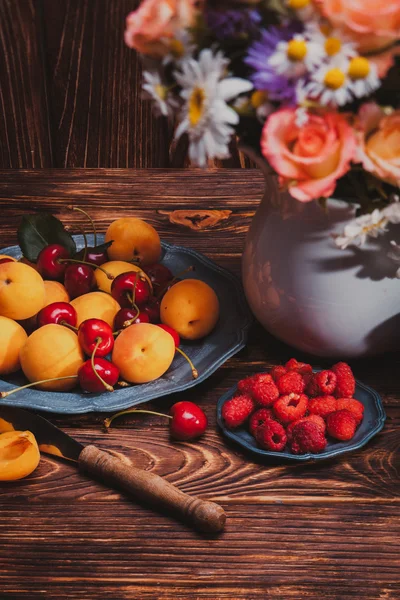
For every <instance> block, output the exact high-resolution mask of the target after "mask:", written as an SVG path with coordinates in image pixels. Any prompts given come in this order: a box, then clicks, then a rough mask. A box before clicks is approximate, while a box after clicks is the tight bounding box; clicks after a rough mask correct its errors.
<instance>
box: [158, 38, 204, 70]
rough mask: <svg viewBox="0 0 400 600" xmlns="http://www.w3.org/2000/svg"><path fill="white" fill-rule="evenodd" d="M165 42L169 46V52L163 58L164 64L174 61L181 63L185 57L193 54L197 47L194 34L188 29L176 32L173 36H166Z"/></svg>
mask: <svg viewBox="0 0 400 600" xmlns="http://www.w3.org/2000/svg"><path fill="white" fill-rule="evenodd" d="M164 43H165V45H166V46H167V47H168V50H169V52H168V54H167V55H166V56H164V58H163V61H162V62H163V65H168V64H170V63H173V62H175V63H179V61H180V60H182V59H183V58H187V57H189V56H192V55H193V52H194V51H195V49H196V45H195V44H194V43H193V39H192V36H191V34H190V32H189V31H188V30H187V29H183V30H181V31H178V32H176V34H175V36H174V37H173V38H166V39H165V40H164Z"/></svg>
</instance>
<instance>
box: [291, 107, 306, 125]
mask: <svg viewBox="0 0 400 600" xmlns="http://www.w3.org/2000/svg"><path fill="white" fill-rule="evenodd" d="M294 122H295V123H296V126H297V127H303V125H305V124H306V123H307V122H308V111H307V109H306V108H305V107H303V106H300V107H299V108H297V109H296V114H295V120H294Z"/></svg>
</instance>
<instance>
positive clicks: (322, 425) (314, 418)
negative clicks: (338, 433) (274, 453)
mask: <svg viewBox="0 0 400 600" xmlns="http://www.w3.org/2000/svg"><path fill="white" fill-rule="evenodd" d="M306 421H309V422H310V423H315V425H317V427H319V428H320V430H321V431H322V433H325V430H326V424H325V421H324V420H323V418H322V417H320V416H319V415H309V416H308V417H303V418H301V419H298V420H297V421H293V422H292V423H289V425H288V426H287V427H286V435H287V438H288V442H289V443H291V441H292V431H293V428H294V427H296V425H298V424H299V423H304V422H306Z"/></svg>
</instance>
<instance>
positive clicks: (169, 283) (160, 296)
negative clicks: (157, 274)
mask: <svg viewBox="0 0 400 600" xmlns="http://www.w3.org/2000/svg"><path fill="white" fill-rule="evenodd" d="M180 281H182V279H180V278H179V277H174V279H172V280H171V281H167V283H166V284H165V285H163V286H161V287H160V291H159V292H158V294H157V298H158V299H159V300H160V301H161V300H162V299H163V297H164V296H165V294H166V293H167V292H168V290H170V289H171V288H172V286H173V285H175V284H176V283H179V282H180Z"/></svg>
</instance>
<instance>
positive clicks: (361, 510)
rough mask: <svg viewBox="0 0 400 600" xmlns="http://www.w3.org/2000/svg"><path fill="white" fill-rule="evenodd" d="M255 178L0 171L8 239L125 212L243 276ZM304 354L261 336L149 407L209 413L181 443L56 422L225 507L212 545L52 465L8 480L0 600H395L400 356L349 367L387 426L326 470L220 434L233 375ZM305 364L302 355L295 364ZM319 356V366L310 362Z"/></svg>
mask: <svg viewBox="0 0 400 600" xmlns="http://www.w3.org/2000/svg"><path fill="white" fill-rule="evenodd" d="M262 187H263V182H262V177H261V175H260V174H259V173H258V172H257V171H252V170H220V171H217V170H215V171H208V172H200V171H191V170H183V171H182V170H181V171H178V170H177V171H173V170H172V171H171V170H143V171H132V170H103V169H100V170H59V171H57V170H56V171H52V170H43V171H40V170H36V171H34V170H20V171H13V170H8V171H7V170H4V171H0V211H1V212H0V214H1V245H2V246H6V245H8V244H12V243H16V227H17V225H18V222H19V220H20V218H21V216H22V215H23V214H25V213H27V212H29V211H33V210H47V211H51V212H53V213H54V214H56V215H57V216H58V217H60V218H61V219H62V220H64V221H65V222H68V223H70V224H71V226H73V224H74V223H77V222H78V221H80V218H79V216H78V214H77V213H73V214H71V213H70V212H69V211H68V210H67V209H66V206H67V205H68V204H71V203H74V204H75V205H76V206H80V207H82V208H85V209H88V210H89V211H90V212H91V214H92V215H93V216H94V217H95V219H96V221H97V223H98V225H99V229H100V230H101V231H104V230H105V228H106V227H107V225H108V223H110V221H112V220H113V219H115V218H116V217H119V216H121V215H122V214H124V215H137V216H140V217H143V218H145V219H147V220H148V221H149V222H150V223H152V224H153V225H155V226H156V227H157V229H158V230H159V232H160V234H161V236H162V238H163V239H165V240H166V241H169V242H173V243H178V244H183V245H190V246H191V247H193V248H195V249H196V250H199V251H201V252H204V253H205V254H207V255H208V256H209V257H211V258H212V259H214V260H215V261H216V262H217V263H219V264H221V265H222V266H224V267H227V268H228V269H231V270H232V271H234V272H235V273H237V274H239V272H240V255H241V250H242V246H243V240H244V235H245V232H246V230H247V228H248V225H249V222H250V220H251V218H252V215H253V213H254V210H255V208H256V206H257V203H258V201H259V198H260V197H261V193H262ZM199 207H204V208H205V209H207V210H210V209H212V210H218V209H223V210H229V211H232V213H231V214H230V216H229V218H228V219H226V220H220V221H217V223H216V224H215V225H214V227H212V228H209V229H205V230H202V229H197V230H193V229H189V228H188V227H184V226H181V225H177V224H175V223H174V222H173V221H174V210H178V209H194V210H198V209H199ZM293 354H295V355H297V356H298V355H299V353H298V352H295V351H293V350H292V349H290V348H289V347H287V346H286V345H284V344H282V343H280V342H278V341H277V340H275V339H273V338H272V337H271V336H270V335H268V334H267V333H265V332H263V331H261V328H260V327H257V326H255V327H254V328H253V330H252V332H251V335H250V339H249V342H248V346H247V348H246V349H244V350H243V351H241V352H240V353H239V354H238V355H236V356H235V357H234V358H232V359H230V360H229V361H228V362H227V363H226V364H225V365H224V366H223V367H221V368H220V369H219V370H218V371H217V372H216V373H215V374H214V375H213V376H212V377H210V378H209V379H208V380H207V381H206V382H204V383H202V384H200V385H199V386H197V387H195V388H193V389H192V390H190V391H188V392H186V393H184V394H179V395H174V396H171V397H167V398H163V399H160V400H159V401H154V402H152V403H150V404H148V405H147V407H148V408H152V409H157V410H160V411H168V409H169V407H170V406H171V405H172V404H173V403H174V402H176V401H177V400H182V399H188V400H191V401H194V402H197V403H199V405H200V406H201V407H202V408H203V409H204V410H205V412H206V413H207V416H208V418H209V421H210V426H209V429H208V431H207V433H206V435H205V436H204V437H203V439H201V441H198V442H196V443H171V442H170V440H169V436H168V429H167V427H166V424H165V422H164V420H163V419H161V418H159V417H153V416H150V415H147V416H145V415H142V416H140V417H136V418H133V417H126V418H124V419H121V420H120V421H119V422H117V423H116V425H115V427H114V428H113V429H112V430H111V431H110V432H109V434H105V433H103V431H102V428H101V423H102V419H103V417H104V415H101V414H89V415H82V416H81V415H80V416H73V415H72V416H61V415H54V416H52V417H51V420H52V421H53V422H54V423H55V424H57V425H59V426H60V427H62V428H63V429H64V430H65V431H66V432H67V433H69V434H71V435H72V436H74V437H75V438H76V439H77V440H79V441H80V442H82V443H83V444H88V443H95V444H98V445H99V446H104V447H105V448H111V449H113V450H116V451H119V452H122V453H124V454H125V455H126V456H128V457H129V458H130V459H131V460H132V461H133V463H134V464H135V465H137V466H139V467H141V468H143V469H148V470H150V471H152V472H153V473H157V474H159V475H162V476H164V477H165V478H166V479H167V480H168V481H170V482H173V483H174V484H176V485H177V486H179V487H180V488H181V489H182V490H184V491H185V492H189V493H192V494H196V495H199V496H200V497H202V498H205V499H208V500H213V501H216V502H219V503H220V504H221V505H222V506H223V507H224V509H225V510H226V513H227V515H228V520H227V526H226V530H225V532H224V533H223V534H222V535H220V536H217V537H213V536H207V535H201V534H198V533H195V532H194V531H192V530H191V529H189V528H188V527H186V526H185V525H183V524H180V523H177V522H175V521H174V520H172V519H171V518H169V517H167V516H161V515H158V514H156V513H154V512H152V511H151V510H147V509H146V508H143V507H140V506H138V505H136V504H135V503H134V502H131V501H129V500H127V499H126V498H125V497H124V496H123V495H121V494H119V493H118V492H116V491H113V490H110V489H108V488H106V487H103V486H102V485H101V484H99V483H95V482H93V481H90V480H89V479H86V478H85V477H84V476H82V475H80V474H78V473H77V471H76V470H75V468H74V467H73V466H71V465H69V464H64V463H61V462H58V461H57V460H53V459H52V458H50V457H47V456H43V457H42V460H41V462H40V466H39V467H38V469H37V471H36V472H35V473H34V474H33V475H32V476H30V477H29V478H28V479H26V480H22V481H20V482H16V483H12V484H4V483H3V484H1V486H0V506H1V510H0V540H1V544H0V598H1V600H11V599H16V598H27V599H29V600H36V598H51V599H54V600H60V599H61V598H63V597H67V598H71V599H76V600H87V599H89V598H90V599H96V600H98V599H103V598H107V599H109V600H124V599H135V600H136V599H137V600H142V599H143V600H145V599H160V600H161V599H163V600H164V599H168V600H175V599H208V600H239V599H240V600H252V599H265V598H279V599H282V600H290V599H293V600H303V599H309V598H313V599H319V600H322V599H330V600H332V599H345V598H357V599H359V598H367V599H371V600H372V599H373V600H377V599H381V600H383V599H385V600H394V599H395V598H399V597H400V586H399V554H398V552H399V496H398V492H399V479H398V475H399V473H398V468H399V460H398V450H399V433H398V432H399V429H398V427H399V421H400V382H399V377H398V372H399V366H400V360H399V355H398V354H394V355H392V356H390V357H385V358H381V359H379V360H369V361H358V362H354V363H353V368H354V370H355V373H356V376H357V377H358V378H359V379H361V380H363V381H364V382H365V383H367V384H369V385H371V386H373V387H374V388H376V389H377V390H379V391H380V392H381V394H382V396H383V400H384V404H385V408H386V411H387V422H386V425H385V427H384V429H383V431H382V432H381V433H380V434H379V435H378V436H376V438H374V439H373V440H372V441H371V442H370V443H369V444H368V446H367V447H365V448H364V449H362V450H360V451H358V452H354V453H352V454H349V455H344V456H342V457H340V458H337V459H335V460H330V461H329V462H326V463H321V464H310V465H294V466H292V465H282V466H274V465H268V464H261V463H259V462H257V461H255V460H253V459H252V457H251V456H248V455H246V454H244V453H243V452H242V451H241V450H240V449H239V448H237V447H234V446H233V445H231V444H229V443H227V442H226V441H225V440H224V438H223V437H222V436H221V434H220V433H219V431H218V430H217V428H216V420H215V405H216V400H217V399H218V397H219V396H220V395H221V393H223V392H224V391H225V390H227V389H228V388H229V387H230V386H232V385H233V383H234V382H236V381H237V379H238V378H240V377H244V376H246V375H249V374H251V373H252V372H253V370H254V369H259V368H260V367H263V366H265V367H271V366H272V365H275V364H279V363H281V362H282V361H286V360H287V359H288V358H290V357H291V356H292V355H293ZM300 356H301V355H300ZM304 358H308V357H304Z"/></svg>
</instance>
